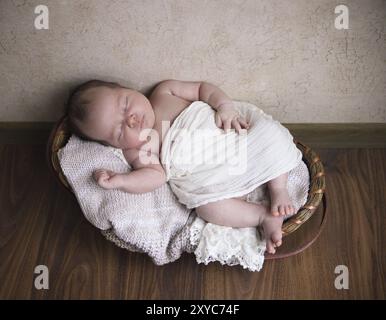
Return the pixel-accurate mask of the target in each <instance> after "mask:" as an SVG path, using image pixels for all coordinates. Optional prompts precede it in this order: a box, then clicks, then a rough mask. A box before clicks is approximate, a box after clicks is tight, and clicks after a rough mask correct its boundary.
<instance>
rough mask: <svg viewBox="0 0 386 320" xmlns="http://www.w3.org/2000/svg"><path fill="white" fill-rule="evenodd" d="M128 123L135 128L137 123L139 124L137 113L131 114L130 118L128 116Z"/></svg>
mask: <svg viewBox="0 0 386 320" xmlns="http://www.w3.org/2000/svg"><path fill="white" fill-rule="evenodd" d="M126 121H127V125H128V126H129V127H130V128H134V127H135V125H136V124H137V117H136V115H135V114H132V115H130V116H129V117H128V118H127V120H126Z"/></svg>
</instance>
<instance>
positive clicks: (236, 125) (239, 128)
mask: <svg viewBox="0 0 386 320" xmlns="http://www.w3.org/2000/svg"><path fill="white" fill-rule="evenodd" d="M232 126H233V128H235V129H236V131H237V133H240V130H241V127H240V123H239V122H238V121H237V119H233V120H232Z"/></svg>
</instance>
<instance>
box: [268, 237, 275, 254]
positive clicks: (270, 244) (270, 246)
mask: <svg viewBox="0 0 386 320" xmlns="http://www.w3.org/2000/svg"><path fill="white" fill-rule="evenodd" d="M267 252H268V253H270V254H274V253H275V252H276V250H275V245H274V244H273V242H272V240H271V239H267Z"/></svg>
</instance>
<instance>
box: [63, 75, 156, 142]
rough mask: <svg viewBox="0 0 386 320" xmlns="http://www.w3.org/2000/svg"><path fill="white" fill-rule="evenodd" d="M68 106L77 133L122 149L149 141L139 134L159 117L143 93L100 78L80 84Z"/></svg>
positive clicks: (72, 127) (74, 131) (70, 118)
mask: <svg viewBox="0 0 386 320" xmlns="http://www.w3.org/2000/svg"><path fill="white" fill-rule="evenodd" d="M67 110H68V119H69V125H70V129H71V131H72V132H73V133H75V134H76V135H78V136H79V137H81V138H82V139H85V140H91V141H96V142H99V143H102V144H104V145H108V146H113V147H116V148H120V149H128V148H135V147H138V146H140V145H142V144H143V143H145V142H146V141H144V139H141V140H140V139H139V134H140V132H141V130H143V129H147V128H153V126H154V120H155V115H154V111H153V108H152V106H151V104H150V102H149V100H148V99H147V98H146V97H145V96H144V95H143V94H142V93H140V92H138V91H135V90H132V89H129V88H125V87H122V86H121V85H119V84H118V83H114V82H105V81H100V80H91V81H87V82H85V83H83V84H81V85H79V86H78V87H76V88H75V89H74V91H73V92H72V93H71V95H70V97H69V99H68V103H67Z"/></svg>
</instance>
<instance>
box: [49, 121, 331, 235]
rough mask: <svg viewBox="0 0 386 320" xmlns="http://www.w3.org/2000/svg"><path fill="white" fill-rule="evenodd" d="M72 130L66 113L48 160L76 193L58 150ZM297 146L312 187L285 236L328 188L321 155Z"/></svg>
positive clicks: (286, 226)
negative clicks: (65, 171) (70, 183)
mask: <svg viewBox="0 0 386 320" xmlns="http://www.w3.org/2000/svg"><path fill="white" fill-rule="evenodd" d="M70 136H71V132H70V131H69V128H68V118H67V116H66V115H64V116H63V117H62V118H61V119H60V120H58V121H57V123H56V124H55V126H54V127H53V129H52V131H51V134H50V137H49V140H48V142H47V151H46V152H47V160H48V164H49V167H50V168H51V169H52V172H53V174H54V176H55V177H56V178H57V180H58V182H59V183H60V185H62V186H64V187H65V189H66V190H68V191H70V192H71V193H72V194H74V192H73V190H72V188H71V186H70V185H69V183H68V181H67V179H66V177H65V175H64V173H63V171H62V168H61V167H60V163H59V158H58V155H57V152H58V150H59V149H61V148H63V147H64V146H65V145H66V144H67V142H68V140H69V138H70ZM294 142H295V143H296V146H297V147H298V148H299V149H300V151H301V152H302V154H303V161H304V162H305V164H306V165H307V168H308V171H309V174H310V189H309V192H308V196H307V201H306V203H305V204H304V206H302V207H301V208H300V209H299V210H298V212H297V213H296V214H295V215H293V216H292V217H291V218H289V219H287V220H286V221H285V222H284V223H283V226H282V232H283V236H287V235H289V234H291V233H292V232H294V231H296V230H297V229H298V228H299V227H300V226H301V225H302V224H304V223H305V222H306V221H307V220H308V219H309V218H311V216H312V215H313V214H314V212H315V211H316V210H317V208H318V207H319V205H320V203H321V201H322V198H323V195H324V192H325V188H326V179H325V171H324V167H323V164H322V161H321V159H320V157H319V155H318V154H317V153H316V152H315V151H314V150H312V149H311V148H310V147H308V146H307V145H305V144H304V143H302V142H300V141H298V140H296V139H294Z"/></svg>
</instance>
